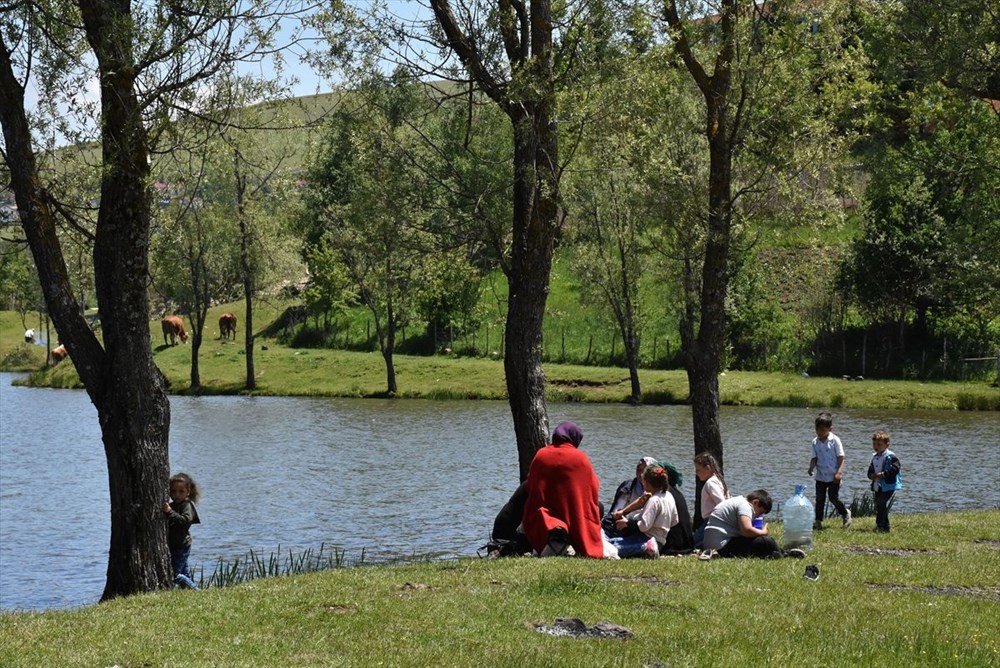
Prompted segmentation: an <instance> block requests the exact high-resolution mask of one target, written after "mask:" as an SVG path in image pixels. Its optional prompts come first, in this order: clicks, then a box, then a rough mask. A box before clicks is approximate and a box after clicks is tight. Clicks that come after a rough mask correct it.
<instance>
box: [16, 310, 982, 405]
mask: <svg viewBox="0 0 1000 668" xmlns="http://www.w3.org/2000/svg"><path fill="white" fill-rule="evenodd" d="M289 305H292V302H281V301H272V302H262V303H261V306H260V307H259V308H258V310H257V312H256V314H255V322H257V323H261V324H260V327H259V328H257V332H256V338H255V344H254V366H255V375H256V381H257V389H256V390H255V392H254V393H255V394H261V395H279V396H337V397H381V396H385V389H386V374H385V363H384V361H383V359H382V356H381V355H380V354H379V353H378V352H374V351H371V352H355V351H347V350H337V349H333V348H294V347H291V346H289V345H285V344H283V343H282V342H281V341H280V340H279V338H277V335H276V334H274V335H269V333H270V332H273V331H274V330H275V328H274V327H273V324H274V323H275V322H276V320H277V319H278V318H279V316H280V314H281V313H282V312H283V311H284V310H285V308H286V307H287V306H289ZM226 311H232V312H233V313H236V314H237V315H239V316H240V326H239V331H238V336H237V340H236V341H235V342H234V341H231V340H230V341H225V340H221V339H220V338H219V332H218V318H219V315H221V314H222V313H224V312H226ZM242 313H243V305H242V303H233V304H222V305H219V306H217V307H215V308H213V309H212V310H211V311H210V312H209V316H208V323H209V324H208V326H207V327H206V328H205V332H204V340H203V342H202V346H201V349H200V351H199V368H200V375H201V388H200V390H199V392H200V393H202V394H238V393H241V392H243V387H244V384H245V379H246V357H245V350H244V340H243V336H244V333H243V328H242ZM28 323H29V325H32V326H36V327H37V324H38V316H37V315H32V316H30V317H29V318H28ZM150 331H151V333H152V341H151V343H152V346H153V350H154V356H155V360H156V363H157V365H158V366H159V367H160V369H161V370H162V371H163V373H164V375H165V376H166V377H167V379H168V380H169V382H170V391H171V392H173V393H178V394H183V393H190V392H191V391H192V390H191V384H190V368H191V352H192V345H191V342H190V341H188V343H187V344H184V345H181V344H178V345H176V346H167V345H165V344H164V342H163V337H162V334H161V331H160V324H159V321H158V320H155V321H151V322H150ZM23 332H24V328H23V327H22V326H21V321H20V318H19V317H18V316H17V314H15V313H12V312H9V311H7V312H0V368H3V369H4V370H7V371H33V372H34V373H32V374H31V376H30V377H29V378H28V379H27V381H26V382H27V383H29V384H32V385H39V386H49V387H59V388H79V387H81V384H80V380H79V377H78V376H77V374H76V370H75V369H74V368H73V365H72V363H62V364H59V365H57V366H55V367H53V368H50V369H44V362H45V349H44V347H42V346H37V345H36V346H28V345H26V344H24V342H23ZM395 365H396V373H397V376H398V384H399V392H398V394H397V396H398V397H400V398H430V399H499V400H502V399H505V398H506V385H505V383H504V372H503V362H502V361H501V360H499V359H495V358H493V357H490V356H486V357H471V356H470V357H463V356H457V355H443V354H442V355H434V356H416V355H396V356H395ZM544 370H545V375H546V379H547V393H548V399H549V400H550V401H554V402H559V401H579V402H623V401H626V400H627V399H628V397H629V390H630V388H629V380H628V370H627V369H624V368H618V367H607V366H580V365H571V364H558V363H554V362H549V363H546V364H545V365H544ZM639 377H640V381H641V383H642V389H643V397H644V399H643V400H644V402H645V403H650V404H672V403H684V402H685V401H686V400H687V397H688V389H687V375H686V374H685V372H684V371H683V370H680V369H667V370H664V369H642V370H640V374H639ZM719 382H720V392H721V401H722V403H723V404H726V405H741V406H796V407H823V408H882V409H946V410H954V409H960V410H1000V389H998V388H996V387H993V386H991V385H990V383H989V382H987V381H970V382H954V381H939V382H921V381H908V380H864V381H850V382H848V381H844V380H842V379H840V378H830V377H806V376H802V375H800V374H795V373H771V372H758V371H729V372H726V373H725V374H724V375H722V376H721V377H720V381H719Z"/></svg>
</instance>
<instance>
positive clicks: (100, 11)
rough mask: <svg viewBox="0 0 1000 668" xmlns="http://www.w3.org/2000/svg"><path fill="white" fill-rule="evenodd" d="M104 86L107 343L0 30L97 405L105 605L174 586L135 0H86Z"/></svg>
mask: <svg viewBox="0 0 1000 668" xmlns="http://www.w3.org/2000/svg"><path fill="white" fill-rule="evenodd" d="M80 8H81V11H82V13H83V18H84V23H85V26H86V31H87V35H88V39H89V40H90V42H91V46H92V47H93V48H94V52H95V54H96V56H97V60H98V65H99V74H100V82H101V104H102V108H101V113H102V123H103V136H102V146H103V161H104V171H103V176H102V181H101V204H100V210H99V213H98V220H97V229H96V233H95V240H94V271H95V279H96V280H95V289H96V291H97V303H98V307H99V309H100V312H101V325H102V331H103V335H104V347H103V349H102V347H101V344H100V342H99V341H98V340H97V339H96V337H95V336H94V335H93V332H91V331H90V328H89V327H88V325H87V322H86V320H85V319H84V318H83V316H82V311H81V310H80V308H79V305H78V304H77V302H76V300H75V298H74V297H73V292H72V289H71V287H72V286H71V285H70V282H69V279H68V273H67V271H66V264H65V260H64V258H63V254H62V249H61V247H60V244H59V240H58V237H57V235H56V230H55V223H54V218H53V215H52V210H51V207H50V206H49V199H48V196H47V194H46V193H45V191H44V190H43V189H42V187H41V185H40V180H39V176H38V171H37V166H36V162H35V158H34V152H33V149H32V147H31V135H30V130H29V126H28V123H27V118H26V115H25V112H24V91H23V88H22V87H21V86H20V84H19V82H17V80H16V77H15V76H14V73H13V69H12V66H11V62H10V60H9V58H8V55H7V48H6V45H5V44H4V43H3V40H2V36H0V110H2V111H0V119H2V122H3V131H4V138H5V141H6V153H5V155H6V160H7V164H8V167H9V168H10V170H11V176H12V184H13V187H14V193H15V198H16V199H17V203H18V208H19V215H20V217H21V224H22V227H23V228H24V230H25V235H26V237H27V239H28V243H29V245H30V246H31V251H32V255H33V257H34V259H35V266H36V268H37V269H38V273H39V278H40V280H41V284H42V289H43V292H44V294H45V300H46V305H47V307H48V309H49V312H50V314H51V315H52V318H53V320H54V321H55V323H56V327H57V329H58V330H59V334H60V339H61V340H62V342H63V343H64V344H65V345H66V348H67V349H68V350H69V354H70V357H71V358H72V359H73V362H74V364H75V366H76V368H77V370H78V372H79V374H80V378H81V380H82V381H83V383H84V386H85V387H86V388H87V393H88V395H89V396H90V398H91V401H93V403H94V405H95V407H96V408H97V413H98V419H99V420H100V425H101V434H102V440H103V442H104V451H105V456H106V458H107V462H108V481H109V487H110V496H111V544H110V552H109V555H108V573H107V582H106V584H105V588H104V593H103V594H102V597H101V598H102V600H107V599H110V598H114V597H116V596H122V595H127V594H134V593H138V592H144V591H150V590H153V589H158V588H166V587H169V586H170V582H171V572H170V562H169V551H168V549H167V531H166V522H165V521H164V519H163V512H162V505H163V501H164V500H165V495H166V491H167V479H168V477H169V464H168V460H167V437H168V426H169V422H170V410H169V404H168V402H167V396H166V391H165V387H164V382H163V376H162V375H161V374H160V372H159V370H158V369H157V367H156V365H155V364H154V362H153V355H152V348H151V343H150V332H149V320H148V318H149V306H148V301H147V294H146V283H147V279H148V258H147V252H148V237H149V220H150V205H149V199H148V194H147V192H146V184H147V179H148V171H149V165H148V162H147V155H148V154H147V148H146V137H145V133H144V131H143V126H142V122H141V118H140V114H139V109H138V105H137V103H136V98H135V95H134V88H133V81H132V80H131V79H130V72H132V71H133V69H134V68H133V61H132V55H131V50H130V44H131V40H132V34H131V31H130V30H129V26H130V21H129V20H128V19H127V17H128V13H129V5H128V3H127V2H97V1H82V2H80Z"/></svg>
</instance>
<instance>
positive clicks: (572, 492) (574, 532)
mask: <svg viewBox="0 0 1000 668" xmlns="http://www.w3.org/2000/svg"><path fill="white" fill-rule="evenodd" d="M598 486H599V482H598V480H597V474H596V473H594V467H593V466H592V465H591V463H590V459H589V458H588V457H587V455H585V454H584V453H583V452H581V451H580V450H578V449H577V448H575V447H574V446H573V445H571V444H569V443H561V444H559V445H547V446H545V447H544V448H542V449H541V450H539V451H538V452H537V453H535V458H534V459H533V460H532V462H531V468H529V469H528V501H527V502H526V503H525V506H524V520H523V523H524V533H525V535H526V536H527V537H528V540H529V541H530V542H531V546H532V547H533V548H534V549H535V551H536V552H541V551H542V550H543V549H545V544H546V543H547V542H548V539H549V532H550V531H552V530H553V529H556V528H560V527H561V528H563V529H565V530H566V533H568V534H569V539H570V544H571V545H572V546H573V549H574V550H576V553H577V555H579V556H587V557H593V558H595V559H601V558H603V557H604V545H603V544H602V542H601V516H600V510H599V508H598V498H599V497H598Z"/></svg>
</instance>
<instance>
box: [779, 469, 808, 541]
mask: <svg viewBox="0 0 1000 668" xmlns="http://www.w3.org/2000/svg"><path fill="white" fill-rule="evenodd" d="M804 490H805V487H804V486H803V485H796V486H795V494H793V495H792V497H791V498H790V499H788V501H785V507H784V508H783V509H782V518H783V520H784V523H785V527H784V547H785V549H786V550H788V549H791V548H793V547H797V548H799V549H800V550H808V549H810V548H811V547H812V546H813V532H812V527H813V516H814V510H813V504H812V501H810V500H809V499H807V498H806V497H805V494H803V491H804Z"/></svg>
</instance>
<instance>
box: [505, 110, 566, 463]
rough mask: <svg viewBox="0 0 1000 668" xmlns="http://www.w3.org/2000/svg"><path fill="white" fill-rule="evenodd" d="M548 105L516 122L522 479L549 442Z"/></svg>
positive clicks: (515, 287) (514, 372)
mask: <svg viewBox="0 0 1000 668" xmlns="http://www.w3.org/2000/svg"><path fill="white" fill-rule="evenodd" d="M550 113H551V108H550V107H549V106H548V105H546V104H543V103H538V104H537V107H536V109H535V114H534V116H533V117H532V116H524V117H521V118H519V119H514V228H513V229H514V236H513V238H514V243H513V247H512V249H511V265H510V275H509V276H508V277H507V281H508V286H509V290H508V298H507V326H506V333H505V340H506V350H505V354H504V371H505V374H506V380H507V396H508V400H509V402H510V409H511V414H512V416H513V419H514V432H515V434H516V436H517V451H518V466H519V469H520V476H521V480H525V479H527V477H528V467H529V466H531V460H532V459H534V456H535V452H536V451H537V450H538V449H539V448H541V447H543V446H544V445H545V444H546V442H547V441H548V431H549V424H548V414H547V412H546V406H545V374H544V372H543V371H542V321H543V319H544V316H545V302H546V300H547V299H548V295H549V279H550V275H551V271H552V254H553V251H554V248H555V240H556V234H557V233H558V229H559V228H558V215H559V211H558V201H557V199H556V194H557V192H558V176H557V174H556V168H557V156H556V137H555V128H554V123H553V122H550Z"/></svg>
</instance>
